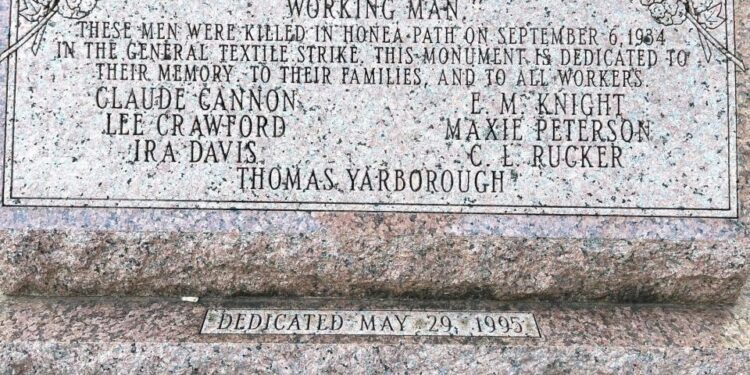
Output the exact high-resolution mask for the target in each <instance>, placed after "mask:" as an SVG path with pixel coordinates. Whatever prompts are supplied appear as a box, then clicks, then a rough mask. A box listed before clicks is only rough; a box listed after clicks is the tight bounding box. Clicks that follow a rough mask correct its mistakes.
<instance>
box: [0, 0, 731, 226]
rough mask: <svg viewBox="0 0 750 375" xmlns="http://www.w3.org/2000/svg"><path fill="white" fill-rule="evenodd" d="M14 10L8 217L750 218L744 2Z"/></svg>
mask: <svg viewBox="0 0 750 375" xmlns="http://www.w3.org/2000/svg"><path fill="white" fill-rule="evenodd" d="M74 3H75V4H74V5H73V6H71V5H70V4H69V2H65V1H63V2H61V4H59V5H58V8H56V9H53V10H52V11H53V12H56V13H59V14H61V15H62V16H63V17H60V18H55V19H54V21H53V22H47V21H49V18H48V17H47V15H48V13H47V12H48V11H49V9H45V7H44V6H38V4H39V3H38V2H30V1H13V2H12V9H11V31H10V32H11V40H12V41H21V42H22V43H18V45H17V47H18V50H17V52H16V53H15V54H14V55H12V56H11V57H10V59H9V61H10V63H9V68H8V77H9V79H8V90H7V127H6V129H7V131H6V134H5V165H4V170H3V172H4V182H5V183H4V191H3V204H4V205H6V206H45V207H142V208H198V209H272V210H275V209H279V210H332V211H337V210H343V211H405V212H465V213H498V214H502V213H528V214H571V215H573V214H575V215H633V216H685V217H691V216H700V217H726V218H731V217H736V216H737V211H738V208H737V206H738V204H737V186H736V180H737V172H736V167H737V157H736V141H735V140H736V115H735V91H734V86H735V84H734V77H735V71H737V70H744V65H743V63H742V61H741V60H740V59H739V58H738V57H736V56H735V55H734V54H733V52H730V51H734V25H733V14H734V12H733V3H732V0H727V1H722V0H714V1H702V2H698V3H700V4H699V6H696V7H694V6H692V5H691V6H690V7H685V6H684V4H682V3H681V2H678V1H671V0H644V1H627V0H623V1H617V2H609V1H607V2H605V1H594V0H578V1H560V0H546V1H505V2H499V1H494V2H490V1H484V2H482V1H469V0H435V1H428V0H367V1H365V0H357V1H343V2H342V1H335V0H326V1H322V0H320V1H318V0H283V1H282V0H278V1H250V2H248V1H229V0H222V1H214V2H211V3H210V5H209V4H208V3H206V2H204V1H198V0H176V1H169V2H157V1H146V0H127V1H126V0H119V1H117V0H110V1H98V2H97V1H93V0H90V1H82V2H74Z"/></svg>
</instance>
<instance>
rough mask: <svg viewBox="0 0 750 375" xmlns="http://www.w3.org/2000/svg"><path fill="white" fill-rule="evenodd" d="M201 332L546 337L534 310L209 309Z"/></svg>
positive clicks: (217, 333) (218, 333)
mask: <svg viewBox="0 0 750 375" xmlns="http://www.w3.org/2000/svg"><path fill="white" fill-rule="evenodd" d="M201 334H211V335H221V334H244V335H313V336H315V335H334V336H347V335H348V336H455V337H514V338H541V333H540V332H539V327H538V326H537V323H536V319H535V318H534V315H532V314H530V313H500V312H470V311H414V310H410V311H398V310H367V311H326V310H238V309H229V310H214V309H212V310H209V311H208V312H207V313H206V317H205V319H204V321H203V327H201Z"/></svg>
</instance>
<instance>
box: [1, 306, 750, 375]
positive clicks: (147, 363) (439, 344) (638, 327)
mask: <svg viewBox="0 0 750 375" xmlns="http://www.w3.org/2000/svg"><path fill="white" fill-rule="evenodd" d="M215 309H245V310H248V309H249V310H264V309H266V310H267V309H271V310H284V309H293V310H308V311H321V312H330V311H341V310H348V311H354V312H364V313H366V312H373V311H386V312H388V311H394V310H399V311H401V312H402V313H403V312H405V313H408V312H410V311H411V312H412V313H413V314H415V315H417V314H418V312H420V311H427V312H430V311H448V310H450V311H463V312H469V313H470V312H474V313H482V314H487V313H491V314H487V315H491V316H500V314H501V313H514V312H524V313H526V314H530V315H533V317H534V319H535V324H536V326H538V329H539V332H540V336H539V337H526V338H518V337H517V338H508V337H446V336H442V337H418V336H373V335H340V336H321V335H317V336H316V335H311V336H306V335H280V334H273V335H257V334H255V335H253V334H228V335H227V334H218V335H217V334H201V333H200V332H201V329H202V326H203V325H204V319H205V317H206V314H207V312H208V311H209V310H215ZM493 314H494V315H493ZM288 321H290V319H289V318H288V317H287V318H286V322H288ZM749 322H750V312H748V296H747V295H745V296H743V297H742V298H741V299H740V301H739V303H738V304H737V305H736V306H717V305H712V306H691V307H687V306H674V305H637V304H636V305H629V306H618V305H610V304H593V305H592V304H548V303H498V302H486V301H453V302H450V301H448V302H439V301H432V302H426V301H408V300H399V301H394V300H340V299H338V300H332V299H296V300H284V299H232V300H222V299H210V300H206V299H203V300H201V301H200V302H199V303H188V302H180V301H179V300H175V299H172V300H163V299H132V298H131V299H112V298H87V299H80V298H64V299H59V298H58V299H55V298H10V299H8V300H6V301H3V302H1V303H0V373H61V372H62V373H80V374H93V373H101V372H110V373H136V372H138V373H147V374H150V373H165V372H179V373H182V372H197V373H206V372H274V373H290V374H292V373H303V372H304V373H310V372H325V373H363V372H367V373H372V372H376V373H403V372H409V373H419V372H425V373H435V372H450V373H488V372H499V373H582V374H584V373H592V374H593V373H678V372H679V373H717V374H718V373H746V372H748V371H750V336H749V333H750V323H749ZM394 325H395V321H394ZM426 329H427V327H425V330H426Z"/></svg>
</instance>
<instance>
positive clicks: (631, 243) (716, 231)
mask: <svg viewBox="0 0 750 375" xmlns="http://www.w3.org/2000/svg"><path fill="white" fill-rule="evenodd" d="M7 6H8V1H2V2H0V11H2V13H6V12H7V11H8V9H7ZM735 8H736V9H735V11H736V17H735V18H736V40H737V44H738V51H739V53H740V54H741V55H743V56H750V1H747V0H738V1H736V7H735ZM0 22H2V23H5V22H6V20H5V18H4V17H0ZM4 26H6V27H7V25H4ZM2 34H3V38H4V35H5V33H2ZM4 74H5V70H2V72H0V75H4ZM3 78H4V77H3ZM748 82H749V81H748V76H747V75H742V74H740V75H738V83H737V91H738V96H737V101H738V108H739V119H738V121H739V123H738V130H739V142H738V149H739V151H738V152H739V166H740V171H739V177H740V181H739V189H740V199H739V201H740V204H741V208H740V218H739V219H738V220H721V219H699V218H693V219H677V218H623V217H561V216H492V215H441V214H394V213H388V214H385V213H383V214H367V213H361V214H355V213H309V212H257V211H256V212H254V211H242V212H237V211H191V210H170V211H168V210H153V209H152V210H135V209H97V210H89V209H66V208H0V241H1V242H2V244H3V246H2V247H1V248H0V293H4V294H7V295H47V296H87V295H129V296H175V295H188V294H189V295H202V296H211V295H218V296H235V295H256V296H257V295H288V296H354V297H360V296H384V297H385V296H396V297H403V296H409V297H443V298H460V297H466V296H474V297H476V296H480V297H484V298H495V299H501V300H510V299H551V300H577V301H584V300H608V301H648V302H660V301H674V302H680V303H691V302H712V301H713V302H727V301H732V300H733V299H734V298H736V297H737V295H738V294H739V290H740V287H741V285H742V284H743V281H744V280H745V279H746V278H747V275H748V272H750V267H749V265H748V253H749V252H748V248H749V246H748V240H747V238H748V237H747V234H748V233H747V231H748V228H747V224H748V223H750V219H749V217H750V216H748V210H747V205H748V203H749V202H750V194H749V190H748V185H747V182H748V177H750V168H749V166H750V164H748V162H747V155H750V142H748V140H749V139H750V134H749V132H748V129H749V126H748V115H749V114H750V112H748V111H749V110H750V109H749V108H748V105H747V104H748V99H750V94H749V92H750V90H749V88H748ZM2 104H4V103H2Z"/></svg>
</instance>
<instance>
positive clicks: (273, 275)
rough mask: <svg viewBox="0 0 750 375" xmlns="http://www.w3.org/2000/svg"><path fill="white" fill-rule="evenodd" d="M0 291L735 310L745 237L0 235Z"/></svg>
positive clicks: (742, 274)
mask: <svg viewBox="0 0 750 375" xmlns="http://www.w3.org/2000/svg"><path fill="white" fill-rule="evenodd" d="M0 243H3V244H4V247H3V251H2V253H1V255H0V293H4V294H7V295H16V296H18V295H40V296H97V295H119V296H180V295H195V296H242V295H246V296H294V297H308V296H313V297H346V298H361V297H371V298H377V297H386V298H403V297H408V298H432V299H461V298H467V297H478V298H488V299H496V300H519V299H521V300H560V301H562V300H564V301H614V302H623V301H625V302H631V301H638V302H678V303H716V302H721V303H728V302H732V301H734V300H735V299H736V298H737V296H738V295H739V293H740V291H741V288H742V286H743V285H744V282H745V280H746V278H747V275H748V272H750V267H748V259H747V257H748V253H747V251H746V248H747V247H748V244H747V241H746V240H744V239H732V240H728V239H721V240H702V241H697V240H696V241H690V240H684V241H666V240H623V239H554V238H539V239H533V238H507V237H499V236H450V235H438V234H434V235H429V234H425V235H411V236H377V235H356V236H352V235H347V234H344V233H340V234H333V233H328V232H320V233H304V234H302V233H298V234H294V235H281V234H278V233H276V234H239V233H183V232H165V233H138V232H134V233H126V232H103V231H97V232H88V231H0Z"/></svg>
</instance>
